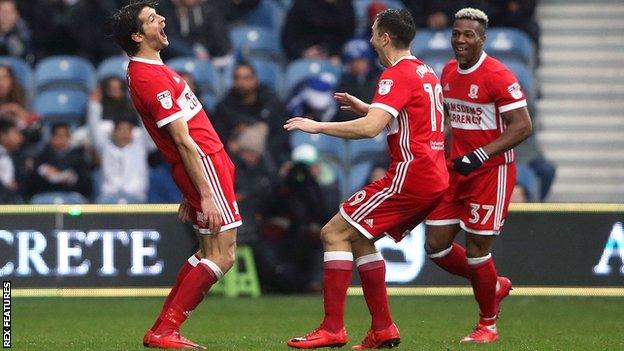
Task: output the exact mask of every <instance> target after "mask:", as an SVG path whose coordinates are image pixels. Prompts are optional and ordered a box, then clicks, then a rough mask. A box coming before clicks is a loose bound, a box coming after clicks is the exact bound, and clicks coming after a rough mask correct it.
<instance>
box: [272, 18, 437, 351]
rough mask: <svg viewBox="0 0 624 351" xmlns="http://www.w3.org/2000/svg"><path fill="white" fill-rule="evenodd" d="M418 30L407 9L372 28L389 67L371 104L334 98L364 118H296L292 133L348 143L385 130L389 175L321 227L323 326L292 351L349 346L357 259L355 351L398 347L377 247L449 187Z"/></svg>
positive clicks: (432, 78)
mask: <svg viewBox="0 0 624 351" xmlns="http://www.w3.org/2000/svg"><path fill="white" fill-rule="evenodd" d="M414 34H415V26H414V21H413V19H412V16H411V15H410V13H409V12H408V11H407V10H395V9H391V10H386V11H383V12H381V13H379V14H378V15H377V18H376V20H375V22H374V24H373V26H372V36H371V40H370V41H371V44H372V46H373V48H374V49H375V51H376V52H377V54H378V56H379V60H380V62H381V64H382V65H383V66H385V67H387V69H386V70H385V71H384V72H383V74H382V75H381V77H380V80H379V84H378V88H377V91H376V93H375V96H374V98H373V101H372V103H371V104H370V105H369V104H368V103H364V102H362V101H361V100H359V99H357V98H356V97H353V96H351V95H349V94H347V93H337V94H336V99H337V100H338V101H339V102H340V103H341V104H343V109H346V110H350V111H353V112H355V113H356V114H357V115H359V116H361V117H360V118H358V119H354V120H351V121H346V122H317V121H314V120H311V119H307V118H302V117H295V118H291V119H290V120H288V121H287V122H286V125H285V126H284V127H285V128H286V129H287V130H289V131H293V130H302V131H304V132H308V133H323V134H327V135H331V136H335V137H339V138H345V139H362V138H373V137H375V136H376V135H378V134H379V133H380V132H381V131H382V130H383V129H384V128H387V129H388V138H387V142H388V149H389V151H390V161H391V162H390V167H389V168H388V171H387V173H386V174H385V176H384V177H383V178H382V179H380V180H378V181H376V182H373V183H371V184H368V185H367V186H365V187H364V188H363V189H362V190H360V191H358V192H356V193H355V194H353V195H352V196H351V197H350V198H349V199H347V200H346V201H345V202H344V203H342V205H341V207H340V212H339V213H338V214H336V215H335V216H334V217H333V218H332V219H331V220H330V221H329V223H327V224H326V225H325V226H324V227H323V229H322V230H321V241H322V242H323V246H324V251H325V253H324V270H323V300H324V309H325V318H324V319H323V322H322V323H321V325H320V327H318V328H317V329H315V330H314V331H312V332H310V333H308V334H307V335H305V336H303V337H298V338H294V339H291V340H289V341H288V345H289V346H291V347H294V348H303V349H311V348H317V347H335V346H342V345H344V344H346V343H347V342H348V337H347V332H346V330H345V326H344V318H343V317H344V304H345V297H346V293H347V288H348V286H349V283H350V282H351V272H352V270H353V262H354V260H355V265H356V266H357V268H358V271H359V274H360V278H361V281H362V289H363V291H364V298H365V300H366V303H367V305H368V309H369V311H370V313H371V317H372V323H371V327H370V330H369V331H368V333H367V335H366V336H365V338H364V340H363V341H362V342H361V343H360V344H358V345H356V346H354V349H356V350H363V349H370V348H382V347H383V348H390V347H395V346H397V345H398V344H399V341H400V335H399V330H398V329H397V327H396V325H395V324H394V322H393V320H392V317H391V314H390V308H389V306H388V296H387V292H386V284H385V273H386V266H385V262H384V260H383V258H382V256H381V254H379V252H377V249H376V248H375V245H374V242H375V241H376V240H377V239H380V238H382V237H384V236H386V235H387V236H389V237H391V238H392V239H394V240H395V241H397V242H398V241H400V240H401V239H402V238H403V236H404V235H405V234H406V233H408V232H409V230H411V229H412V228H414V227H415V226H416V225H418V224H419V223H420V222H421V221H423V220H424V219H425V217H426V216H427V215H428V214H429V212H430V211H431V210H432V209H433V208H434V207H435V206H436V205H437V204H438V202H439V201H440V200H441V197H442V195H443V194H444V192H445V191H446V189H447V188H448V172H447V168H446V162H445V158H444V133H443V127H444V124H443V120H442V118H443V107H442V86H441V85H440V82H439V80H438V78H437V76H436V75H435V73H434V72H433V70H432V69H431V68H430V67H429V66H427V65H425V64H424V63H423V62H422V61H420V60H419V59H417V58H416V57H414V56H412V55H411V54H410V51H409V49H410V43H411V41H412V39H413V38H414Z"/></svg>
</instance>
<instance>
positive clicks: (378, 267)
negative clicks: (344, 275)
mask: <svg viewBox="0 0 624 351" xmlns="http://www.w3.org/2000/svg"><path fill="white" fill-rule="evenodd" d="M355 263H356V265H357V267H358V271H359V272H360V278H361V280H362V290H363V291H364V298H365V299H366V304H367V305H368V310H369V311H370V314H371V317H372V321H371V328H372V329H373V330H383V329H386V328H387V327H389V326H390V325H391V324H392V317H391V316H390V307H389V305H388V292H387V291H386V263H385V262H384V260H383V257H382V256H381V254H380V253H378V252H376V253H373V254H370V255H365V256H362V257H359V258H358V259H356V260H355Z"/></svg>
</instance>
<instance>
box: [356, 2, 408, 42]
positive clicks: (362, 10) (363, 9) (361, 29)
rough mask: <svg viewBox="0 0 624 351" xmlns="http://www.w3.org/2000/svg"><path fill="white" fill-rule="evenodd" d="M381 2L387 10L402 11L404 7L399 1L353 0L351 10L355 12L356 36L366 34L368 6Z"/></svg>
mask: <svg viewBox="0 0 624 351" xmlns="http://www.w3.org/2000/svg"><path fill="white" fill-rule="evenodd" d="M373 1H376V2H381V3H383V4H385V5H386V7H387V8H389V9H402V8H405V5H404V4H403V2H402V1H400V0H354V1H353V10H354V11H355V21H356V34H357V36H362V35H364V33H366V32H367V27H368V25H369V24H368V6H369V5H370V4H371V3H372V2H373Z"/></svg>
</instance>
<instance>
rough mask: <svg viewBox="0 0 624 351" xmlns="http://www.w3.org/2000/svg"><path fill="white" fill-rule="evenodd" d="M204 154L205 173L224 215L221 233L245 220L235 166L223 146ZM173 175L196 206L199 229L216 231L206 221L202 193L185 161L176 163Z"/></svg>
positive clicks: (195, 215)
mask: <svg viewBox="0 0 624 351" xmlns="http://www.w3.org/2000/svg"><path fill="white" fill-rule="evenodd" d="M200 156H201V164H202V170H203V172H204V176H205V177H206V179H208V184H209V185H210V190H212V193H213V196H214V200H215V204H216V205H217V209H219V212H221V216H222V218H223V226H221V228H220V229H219V233H220V232H223V231H226V230H229V229H232V228H236V227H239V226H240V225H241V224H242V221H241V216H240V213H239V212H238V204H237V203H236V194H235V193H234V178H235V175H234V173H235V167H234V164H233V163H232V160H230V157H229V156H228V155H227V152H225V149H221V150H220V151H217V152H216V153H214V154H203V153H202V154H200ZM171 175H172V177H173V180H174V182H175V183H176V184H177V185H178V188H180V190H181V191H182V194H183V195H184V197H185V198H186V199H187V200H188V202H189V203H190V204H191V206H192V207H193V213H194V215H192V216H191V218H192V220H193V225H194V227H195V229H197V230H198V231H199V233H200V234H216V233H211V232H210V229H208V223H207V222H206V223H204V220H203V218H204V215H203V213H202V211H201V202H200V196H199V193H198V192H197V189H195V186H194V185H193V182H192V181H191V179H190V178H189V176H188V174H187V173H186V170H185V169H184V165H183V164H182V163H178V164H175V165H173V167H172V169H171Z"/></svg>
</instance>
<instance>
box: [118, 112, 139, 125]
mask: <svg viewBox="0 0 624 351" xmlns="http://www.w3.org/2000/svg"><path fill="white" fill-rule="evenodd" d="M135 120H136V118H135V117H134V116H133V115H132V114H130V113H122V114H120V115H119V116H117V117H116V118H115V119H114V120H113V125H114V129H117V127H119V125H120V124H122V123H128V124H131V125H132V126H133V127H134V126H135V125H136V123H135Z"/></svg>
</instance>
